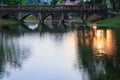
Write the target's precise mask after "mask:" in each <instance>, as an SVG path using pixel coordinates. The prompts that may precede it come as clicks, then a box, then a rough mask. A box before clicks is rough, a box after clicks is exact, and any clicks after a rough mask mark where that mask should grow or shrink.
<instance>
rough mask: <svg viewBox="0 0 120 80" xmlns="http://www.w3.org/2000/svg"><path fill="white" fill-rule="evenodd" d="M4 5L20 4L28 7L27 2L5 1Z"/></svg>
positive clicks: (23, 0)
mask: <svg viewBox="0 0 120 80" xmlns="http://www.w3.org/2000/svg"><path fill="white" fill-rule="evenodd" d="M3 3H5V4H8V5H18V4H21V5H26V0H4V2H3Z"/></svg>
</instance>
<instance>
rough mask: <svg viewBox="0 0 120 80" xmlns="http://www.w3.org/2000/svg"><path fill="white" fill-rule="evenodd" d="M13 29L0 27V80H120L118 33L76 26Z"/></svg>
mask: <svg viewBox="0 0 120 80" xmlns="http://www.w3.org/2000/svg"><path fill="white" fill-rule="evenodd" d="M30 25H31V24H30ZM76 25H77V26H76ZM14 26H15V27H14ZM14 26H13V27H12V28H10V26H2V27H0V79H2V80H16V79H17V80H119V79H120V77H119V76H120V74H119V73H120V65H119V64H120V62H119V57H120V54H119V48H120V46H119V45H117V44H120V41H119V40H120V38H117V37H116V36H119V35H120V34H119V33H118V30H116V29H110V28H99V27H97V26H96V25H94V26H93V27H89V26H81V27H80V24H73V23H72V25H70V26H68V24H64V25H62V24H57V23H54V24H42V25H41V24H39V25H37V27H36V25H34V26H32V28H31V29H30V27H29V24H28V25H25V24H23V25H14ZM16 26H17V27H16ZM78 26H79V27H78ZM33 27H34V30H33Z"/></svg>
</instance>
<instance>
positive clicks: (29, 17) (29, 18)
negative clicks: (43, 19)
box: [21, 14, 38, 22]
mask: <svg viewBox="0 0 120 80" xmlns="http://www.w3.org/2000/svg"><path fill="white" fill-rule="evenodd" d="M21 21H23V22H38V20H37V18H36V17H35V16H34V15H32V14H27V15H25V16H24V17H23V18H22V19H21Z"/></svg>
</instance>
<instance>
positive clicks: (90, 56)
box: [77, 28, 120, 80]
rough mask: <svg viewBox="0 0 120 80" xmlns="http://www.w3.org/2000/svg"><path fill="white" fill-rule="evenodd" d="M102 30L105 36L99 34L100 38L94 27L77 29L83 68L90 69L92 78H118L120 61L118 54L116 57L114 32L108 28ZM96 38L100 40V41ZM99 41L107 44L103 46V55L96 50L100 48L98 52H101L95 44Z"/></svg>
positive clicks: (98, 79)
mask: <svg viewBox="0 0 120 80" xmlns="http://www.w3.org/2000/svg"><path fill="white" fill-rule="evenodd" d="M101 30H103V33H102V34H101V35H103V36H101V37H100V35H99V37H100V38H97V36H96V32H95V31H94V30H93V29H83V28H82V29H80V30H78V31H77V32H78V34H77V35H78V51H79V53H78V54H79V55H80V57H79V59H80V60H82V65H83V68H84V69H87V70H88V73H89V75H90V77H89V78H90V80H118V79H120V74H119V73H120V66H119V64H120V62H119V59H117V58H118V56H117V57H116V55H117V54H118V53H116V51H115V48H116V44H115V37H114V34H113V33H112V31H111V30H108V29H101ZM97 31H99V30H97ZM108 33H110V34H108ZM95 40H98V42H97V41H95ZM109 40H111V41H109ZM99 41H100V42H101V41H102V43H103V44H104V45H105V47H104V46H102V48H103V49H105V50H104V53H100V54H101V55H97V54H96V50H98V51H97V52H98V53H99V52H101V51H99V49H98V48H97V46H95V44H99ZM108 41H109V42H108ZM106 48H107V49H106ZM119 48H120V47H119ZM94 49H96V50H94ZM119 57H120V56H119ZM81 58H82V59H81ZM80 66H81V63H80Z"/></svg>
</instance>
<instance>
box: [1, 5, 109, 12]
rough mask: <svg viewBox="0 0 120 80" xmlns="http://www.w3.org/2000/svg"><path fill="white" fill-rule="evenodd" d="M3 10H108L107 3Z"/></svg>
mask: <svg viewBox="0 0 120 80" xmlns="http://www.w3.org/2000/svg"><path fill="white" fill-rule="evenodd" d="M1 10H21V11H22V10H25V11H27V10H30V11H31V10H32V11H80V10H107V7H106V6H105V5H56V6H20V5H18V6H2V8H1Z"/></svg>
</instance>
